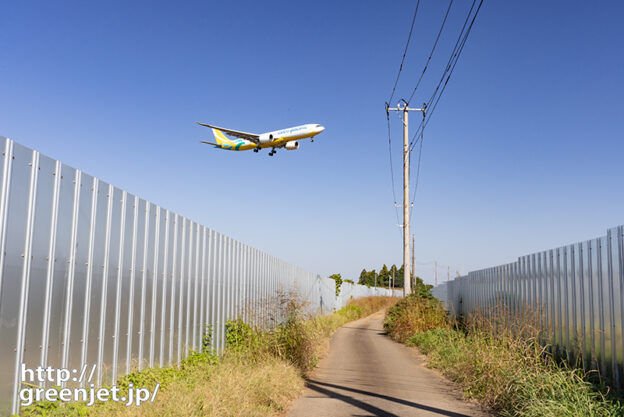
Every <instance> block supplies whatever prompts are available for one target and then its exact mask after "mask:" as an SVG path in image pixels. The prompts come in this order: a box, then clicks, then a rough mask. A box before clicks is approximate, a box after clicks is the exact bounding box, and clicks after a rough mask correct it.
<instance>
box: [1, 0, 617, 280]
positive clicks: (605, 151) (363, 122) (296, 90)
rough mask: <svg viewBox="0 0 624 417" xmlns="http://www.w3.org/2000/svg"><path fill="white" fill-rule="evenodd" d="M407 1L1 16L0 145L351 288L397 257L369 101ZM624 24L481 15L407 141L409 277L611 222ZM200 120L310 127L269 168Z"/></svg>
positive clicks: (513, 5)
mask: <svg viewBox="0 0 624 417" xmlns="http://www.w3.org/2000/svg"><path fill="white" fill-rule="evenodd" d="M447 4H448V3H447V2H445V1H434V0H421V6H420V11H419V14H418V16H417V19H416V24H415V28H414V34H413V38H412V41H411V43H410V48H409V50H408V55H407V58H406V61H405V64H404V70H403V73H402V76H401V80H400V82H399V85H398V88H397V94H396V96H395V97H397V98H401V97H408V96H409V94H410V93H411V90H412V89H413V87H414V85H415V83H416V81H417V80H418V77H419V75H420V73H421V70H422V67H423V64H424V62H425V59H426V56H427V54H428V52H429V50H430V48H431V45H432V43H433V40H434V38H435V35H436V33H437V30H438V28H439V25H440V23H441V21H442V17H443V15H444V12H445V9H446V6H447ZM470 4H471V2H470V1H468V0H455V2H454V5H453V8H452V10H451V14H450V16H449V20H448V22H447V26H446V29H445V32H444V33H443V35H442V38H441V40H440V44H439V46H438V49H437V51H436V55H435V56H434V59H433V60H432V63H431V65H430V67H429V69H428V71H427V73H426V75H425V78H424V80H423V83H422V85H421V87H420V88H419V90H418V91H417V93H416V95H415V99H414V101H413V103H420V102H422V101H424V100H425V99H426V98H427V97H429V95H430V94H431V92H432V90H433V88H434V86H435V84H436V83H437V80H438V79H439V77H440V75H441V73H442V70H443V65H444V63H445V62H446V60H447V59H448V57H449V54H450V51H451V48H452V44H453V43H454V41H455V39H456V37H457V35H458V33H459V30H460V27H461V24H462V23H463V19H464V18H465V13H466V12H467V11H468V8H469V7H470ZM414 5H415V1H395V2H391V3H389V2H380V1H344V2H331V1H314V2H305V3H304V2H273V1H269V2H251V1H249V2H247V1H240V2H177V3H171V2H116V1H111V2H99V3H93V2H87V3H85V2H77V1H76V2H72V1H67V2H62V3H55V4H52V3H50V2H5V3H4V4H3V5H2V6H1V9H2V10H1V12H0V27H2V29H3V30H2V35H1V36H0V135H3V136H7V137H11V138H12V139H14V140H16V141H18V142H20V143H22V144H24V145H26V146H29V147H32V148H35V149H37V150H39V151H41V152H42V153H44V154H47V155H49V156H51V157H54V158H57V159H60V160H62V161H63V162H65V163H67V164H70V165H72V166H74V167H76V168H80V169H82V170H84V171H85V172H87V173H89V174H92V175H95V176H98V177H99V178H101V179H103V180H105V181H107V182H111V183H113V184H115V185H116V186H118V187H120V188H123V189H125V190H128V191H129V192H132V193H134V194H138V195H139V196H141V197H143V198H146V199H148V200H150V201H153V202H155V203H157V204H159V205H161V206H163V207H165V208H168V209H170V210H173V211H176V212H178V213H180V214H182V215H185V216H187V217H189V218H191V219H193V220H196V221H199V222H201V223H203V224H205V225H207V226H209V227H211V228H213V229H215V230H218V231H220V232H222V233H225V234H227V235H229V236H232V237H234V238H236V239H238V240H241V241H243V242H245V243H248V244H250V245H252V246H254V247H257V248H259V249H262V250H265V251H267V252H269V253H272V254H274V255H276V256H278V257H280V258H282V259H284V260H287V261H289V262H292V263H295V264H298V265H300V266H302V267H304V268H306V269H308V270H311V271H315V272H319V273H321V274H331V273H334V272H341V273H342V274H343V276H345V277H348V278H356V277H357V275H358V274H359V271H360V270H361V269H362V268H367V269H370V268H373V267H375V268H376V267H379V266H380V264H382V263H384V262H385V263H389V264H390V263H397V264H400V263H401V262H402V252H401V232H400V229H399V228H398V227H397V226H396V218H395V209H394V207H393V197H392V191H391V183H390V170H389V166H388V142H387V132H386V115H385V111H384V102H385V101H386V100H387V99H388V96H389V95H390V91H391V89H392V85H393V83H394V79H395V77H396V72H397V69H398V66H399V63H400V59H401V55H402V53H403V48H404V47H405V40H406V37H407V33H408V31H409V25H410V23H411V18H412V14H413V10H414ZM623 18H624V4H622V2H617V1H606V2H601V4H600V7H598V6H597V5H592V4H590V3H588V2H580V1H554V2H539V1H524V2H502V1H491V0H490V1H488V0H486V1H485V3H484V5H483V7H482V9H481V12H480V14H479V17H478V18H477V22H476V24H475V26H474V28H473V31H472V33H471V37H470V39H469V40H468V43H467V46H466V48H465V50H464V51H463V54H462V56H461V59H460V61H459V64H458V65H457V68H456V69H455V72H454V73H453V77H452V78H451V81H450V83H449V85H448V87H447V90H446V92H445V94H444V96H443V97H442V100H441V101H440V104H439V106H438V108H437V110H436V113H435V115H434V116H433V117H432V119H431V122H430V124H429V125H428V127H427V129H426V131H425V142H424V146H423V156H422V166H421V180H420V186H419V189H418V194H417V197H416V201H415V208H414V212H413V214H414V220H413V223H412V230H413V231H414V233H415V234H416V257H417V260H418V262H420V263H422V264H419V265H418V266H417V273H418V274H419V275H422V276H424V278H425V280H427V281H429V282H431V281H432V279H433V267H432V265H431V264H429V262H431V261H433V260H438V262H439V264H440V265H442V266H441V267H440V275H441V276H445V275H446V266H450V268H451V269H452V271H455V270H459V271H460V272H468V271H469V270H472V269H478V268H481V267H487V266H491V265H496V264H500V263H506V262H510V261H513V260H515V259H516V258H517V256H519V255H524V254H527V253H531V252H535V251H538V250H541V249H547V248H550V247H555V246H559V245H562V244H566V243H572V242H575V241H579V240H582V239H587V238H591V237H595V236H598V235H601V234H603V233H604V231H605V229H606V228H608V227H611V226H615V225H618V224H622V223H624V214H623V213H622V207H623V206H624V193H622V186H621V185H622V177H623V176H622V155H623V151H624V144H623V143H622V139H624V134H623V131H624V129H623V127H624V126H623V124H624V117H622V115H621V112H622V105H621V97H622V96H623V93H624V81H623V78H622V74H624V52H623V50H622V39H624V25H622V23H621V22H622V19H623ZM397 98H395V99H394V100H393V101H394V103H392V104H396V100H397ZM410 117H411V118H412V119H411V120H412V123H411V125H412V126H415V125H416V121H417V119H418V117H419V116H418V115H417V114H416V113H413V114H412V115H411V116H410ZM196 120H200V121H204V122H211V123H214V124H217V125H222V126H227V127H231V128H234V129H240V130H244V131H252V132H262V131H267V130H273V129H279V128H283V127H288V126H293V125H298V124H303V123H320V124H323V125H324V126H325V127H326V131H325V132H324V133H323V134H322V135H320V136H319V137H318V140H316V141H315V142H314V143H309V142H305V143H302V144H301V146H300V148H299V150H298V151H294V152H287V151H284V150H280V151H278V153H277V155H276V156H274V157H272V158H269V157H268V156H267V155H266V152H265V153H264V154H255V153H253V152H238V153H237V152H226V151H219V150H215V149H212V148H210V147H207V146H205V145H201V144H200V143H199V140H205V139H207V138H209V133H210V132H209V131H208V129H205V128H201V127H199V126H196V125H195V124H194V122H195V121H196ZM391 121H392V138H393V158H394V161H395V166H394V168H395V175H396V179H395V180H396V183H397V188H396V191H397V197H399V196H400V189H399V186H400V184H401V177H400V172H401V166H400V161H401V159H400V158H401V155H400V152H401V149H400V141H401V126H400V123H399V120H398V115H396V114H394V115H392V119H391ZM413 156H416V155H413Z"/></svg>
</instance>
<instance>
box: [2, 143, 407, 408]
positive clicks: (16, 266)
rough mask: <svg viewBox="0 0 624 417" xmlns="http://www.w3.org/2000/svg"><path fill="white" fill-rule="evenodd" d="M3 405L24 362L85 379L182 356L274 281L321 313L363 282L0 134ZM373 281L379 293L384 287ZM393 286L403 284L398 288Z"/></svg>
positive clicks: (248, 310)
mask: <svg viewBox="0 0 624 417" xmlns="http://www.w3.org/2000/svg"><path fill="white" fill-rule="evenodd" d="M0 147H2V148H3V149H4V151H3V153H2V156H3V157H2V158H1V163H2V166H1V170H2V183H1V188H0V253H1V254H3V256H0V414H8V413H9V412H13V413H15V412H17V411H18V405H19V404H18V401H17V395H18V392H19V391H18V390H19V388H20V385H21V381H20V373H19V372H18V371H19V370H20V367H21V364H25V365H26V367H28V368H31V369H34V368H36V367H37V366H42V367H47V366H51V367H53V368H66V369H78V370H80V369H82V367H83V366H85V365H87V364H88V365H89V366H91V365H92V364H96V365H97V368H96V376H95V378H94V382H96V383H97V384H98V385H100V384H112V383H113V382H114V381H115V380H116V378H117V377H118V376H119V375H121V374H124V373H127V372H129V371H131V370H133V369H141V368H143V367H145V366H166V365H170V364H174V363H177V362H180V360H181V359H182V358H184V357H185V356H186V355H187V354H188V353H189V350H190V349H193V350H199V349H200V347H201V344H202V337H203V335H204V329H206V327H207V326H211V327H212V328H213V329H214V334H213V340H212V343H213V347H214V348H215V349H216V350H217V351H219V352H220V351H222V349H223V347H224V327H223V324H224V323H225V321H226V320H228V319H231V318H235V317H237V316H239V315H242V316H243V317H245V318H248V319H249V318H252V316H253V319H254V320H263V318H266V317H267V315H268V314H269V311H268V309H269V308H270V298H271V297H272V296H273V295H275V293H276V292H277V291H278V290H279V289H280V288H281V289H284V290H296V291H297V292H298V293H299V295H300V296H301V297H302V298H303V299H304V300H306V301H308V302H309V303H310V306H311V307H312V308H314V309H318V310H322V311H323V312H329V311H331V310H333V309H336V308H339V307H341V306H342V305H344V304H345V303H346V301H347V300H348V299H349V298H350V297H351V296H354V297H361V296H366V295H373V292H374V290H373V289H372V288H366V287H364V286H360V285H350V284H344V285H343V287H342V291H341V294H340V297H336V296H335V285H334V281H333V280H330V279H328V278H322V277H320V276H318V275H316V274H313V273H310V272H307V271H304V270H302V269H300V268H298V267H296V266H293V265H290V264H288V263H286V262H284V261H281V260H279V259H277V258H275V257H273V256H270V255H268V254H266V253H264V252H262V251H259V250H257V249H254V248H251V247H249V246H247V245H244V244H242V243H240V242H237V241H235V240H234V239H231V238H229V237H227V236H224V235H222V234H220V233H218V232H215V231H213V230H211V229H209V228H207V227H205V226H202V225H199V224H197V223H195V222H193V221H191V220H188V219H186V218H184V217H182V216H179V215H178V214H175V213H172V212H170V211H168V210H165V209H162V208H161V207H158V206H156V205H154V204H151V203H149V202H147V201H145V200H142V199H140V198H138V197H136V196H134V195H131V194H128V193H127V192H125V191H123V190H120V189H118V188H115V187H113V186H112V185H110V184H107V183H104V182H103V181H100V180H98V179H97V178H94V177H91V176H89V175H86V174H84V173H83V172H81V171H79V170H76V169H74V168H71V167H68V166H66V165H63V164H62V163H61V162H59V161H56V160H53V159H50V158H48V157H45V156H43V155H40V154H39V153H38V152H36V151H33V150H30V149H28V148H25V147H23V146H21V145H19V144H17V143H15V142H14V141H12V140H10V139H6V138H0ZM390 294H391V292H390V291H388V290H383V289H379V290H377V295H390ZM397 295H400V294H399V293H398V292H397Z"/></svg>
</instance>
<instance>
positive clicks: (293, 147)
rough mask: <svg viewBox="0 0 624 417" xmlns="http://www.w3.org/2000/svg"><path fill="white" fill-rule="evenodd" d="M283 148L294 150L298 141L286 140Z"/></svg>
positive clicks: (297, 147)
mask: <svg viewBox="0 0 624 417" xmlns="http://www.w3.org/2000/svg"><path fill="white" fill-rule="evenodd" d="M285 148H286V149H287V150H289V151H294V150H295V149H299V142H297V141H294V142H287V143H286V146H285Z"/></svg>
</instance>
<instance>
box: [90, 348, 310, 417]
mask: <svg viewBox="0 0 624 417" xmlns="http://www.w3.org/2000/svg"><path fill="white" fill-rule="evenodd" d="M248 359H249V358H245V357H240V356H237V355H232V356H230V357H229V358H226V359H225V360H224V361H222V362H221V363H219V364H218V365H216V366H214V365H209V366H207V367H205V368H204V369H197V371H198V372H197V374H198V375H197V377H196V378H192V379H190V380H183V381H182V380H180V381H176V382H174V383H172V384H170V385H169V386H168V387H167V388H166V390H164V391H163V392H161V393H160V394H159V396H158V398H157V400H156V401H155V402H154V403H144V404H143V405H141V406H140V407H125V406H119V405H116V406H111V405H109V404H107V405H106V406H101V407H94V408H93V411H94V412H93V413H91V414H90V415H93V416H111V415H113V416H127V417H130V416H137V417H139V416H140V417H144V416H248V417H252V416H275V415H279V414H281V412H283V411H284V410H285V409H286V407H287V406H288V404H289V403H290V401H292V400H293V399H294V398H296V397H297V396H298V395H299V394H300V393H301V391H302V390H303V380H302V378H301V377H300V374H299V372H298V371H297V370H296V369H295V368H294V367H293V366H291V365H290V364H288V363H287V362H284V361H282V360H279V359H276V358H264V359H263V360H262V361H249V360H248Z"/></svg>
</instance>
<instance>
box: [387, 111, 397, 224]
mask: <svg viewBox="0 0 624 417" xmlns="http://www.w3.org/2000/svg"><path fill="white" fill-rule="evenodd" d="M386 105H388V103H386ZM386 118H387V119H388V154H389V155H390V178H391V179H392V198H393V199H394V213H395V214H396V220H397V224H400V220H399V209H398V208H397V202H396V187H395V185H394V168H393V167H392V139H391V136H390V114H389V113H388V112H387V113H386Z"/></svg>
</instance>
